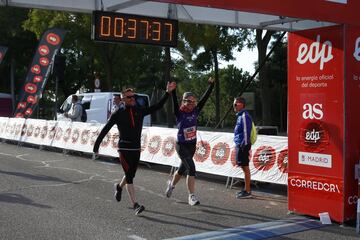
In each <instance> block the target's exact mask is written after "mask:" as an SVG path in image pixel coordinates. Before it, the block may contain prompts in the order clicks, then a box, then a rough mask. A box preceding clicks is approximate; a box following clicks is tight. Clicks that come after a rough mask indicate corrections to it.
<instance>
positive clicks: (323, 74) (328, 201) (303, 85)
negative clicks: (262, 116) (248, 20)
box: [288, 26, 360, 222]
mask: <svg viewBox="0 0 360 240" xmlns="http://www.w3.org/2000/svg"><path fill="white" fill-rule="evenodd" d="M356 32H357V33H358V34H356ZM356 36H358V37H360V31H359V29H357V28H351V27H343V26H334V27H328V28H320V29H312V30H306V31H301V32H296V33H291V34H289V52H288V59H289V60H288V67H289V71H288V83H289V175H288V190H289V191H288V194H289V210H291V211H295V212H299V213H305V214H309V215H312V216H318V214H319V213H321V212H329V214H330V217H331V218H332V219H333V220H335V221H338V222H344V221H346V220H350V219H353V218H355V216H356V210H355V207H356V200H355V201H354V199H353V198H357V182H356V180H355V176H354V168H355V162H357V161H358V159H359V150H358V149H359V143H360V141H359V139H360V138H359V137H358V136H357V135H359V130H360V126H359V124H356V123H355V122H356V120H357V119H358V115H360V113H359V111H358V107H357V106H356V105H357V104H358V103H359V102H360V101H359V100H360V81H357V80H354V79H356V76H359V74H360V71H359V72H356V67H357V69H359V66H360V62H359V61H358V60H356V58H355V57H354V54H355V53H356V50H355V49H354V46H355V43H356V39H357V38H356ZM359 41H360V40H359ZM359 60H360V56H359ZM345 64H346V65H345ZM359 77H360V76H359ZM352 135H354V136H352ZM354 196H355V197H354ZM351 199H353V200H352V201H350V200H351Z"/></svg>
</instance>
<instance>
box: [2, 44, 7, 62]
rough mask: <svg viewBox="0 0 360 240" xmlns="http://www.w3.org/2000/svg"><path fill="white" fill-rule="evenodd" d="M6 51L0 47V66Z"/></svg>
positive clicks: (5, 48)
mask: <svg viewBox="0 0 360 240" xmlns="http://www.w3.org/2000/svg"><path fill="white" fill-rule="evenodd" d="M7 49H8V48H7V47H4V46H0V64H1V62H2V60H3V59H4V58H5V54H6V51H7Z"/></svg>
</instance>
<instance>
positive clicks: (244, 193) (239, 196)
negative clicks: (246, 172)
mask: <svg viewBox="0 0 360 240" xmlns="http://www.w3.org/2000/svg"><path fill="white" fill-rule="evenodd" d="M235 197H236V198H237V199H243V198H251V197H252V195H251V192H247V191H245V190H243V191H241V192H237V193H236V195H235Z"/></svg>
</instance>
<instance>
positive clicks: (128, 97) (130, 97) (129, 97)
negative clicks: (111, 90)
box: [124, 95, 135, 99]
mask: <svg viewBox="0 0 360 240" xmlns="http://www.w3.org/2000/svg"><path fill="white" fill-rule="evenodd" d="M124 98H127V99H132V98H135V96H134V95H132V96H125V97H124Z"/></svg>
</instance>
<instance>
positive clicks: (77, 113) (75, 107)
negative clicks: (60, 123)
mask: <svg viewBox="0 0 360 240" xmlns="http://www.w3.org/2000/svg"><path fill="white" fill-rule="evenodd" d="M71 103H72V106H71V108H70V110H69V111H68V112H66V113H64V116H65V117H67V118H70V120H71V121H73V122H81V115H82V111H83V109H82V108H83V107H82V105H81V101H79V98H78V96H77V95H75V94H74V95H72V96H71Z"/></svg>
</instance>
